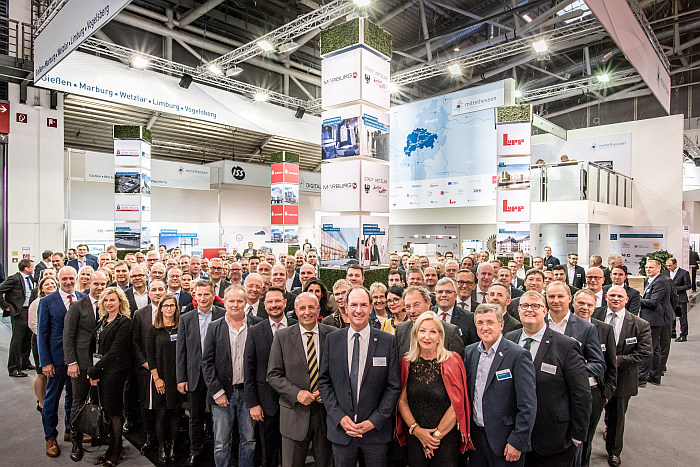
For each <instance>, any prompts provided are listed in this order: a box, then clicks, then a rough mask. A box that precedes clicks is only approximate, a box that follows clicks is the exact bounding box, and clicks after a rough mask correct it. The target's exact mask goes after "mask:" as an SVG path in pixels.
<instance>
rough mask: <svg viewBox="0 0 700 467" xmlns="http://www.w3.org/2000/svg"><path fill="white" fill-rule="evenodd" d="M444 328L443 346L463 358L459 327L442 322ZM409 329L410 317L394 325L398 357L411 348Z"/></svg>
mask: <svg viewBox="0 0 700 467" xmlns="http://www.w3.org/2000/svg"><path fill="white" fill-rule="evenodd" d="M442 325H443V327H444V328H445V348H446V349H447V350H451V351H453V352H457V353H458V354H459V356H460V357H461V358H464V349H465V348H466V345H464V341H462V336H461V335H460V332H461V331H460V329H459V328H458V327H457V326H455V325H454V324H450V323H442ZM411 329H413V321H411V320H410V319H409V320H408V321H404V322H403V323H400V324H399V325H398V326H397V327H396V332H395V334H394V335H395V336H396V349H397V350H398V355H399V359H401V358H402V357H403V356H404V354H406V352H408V351H409V349H410V348H411Z"/></svg>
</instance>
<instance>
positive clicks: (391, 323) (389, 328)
mask: <svg viewBox="0 0 700 467" xmlns="http://www.w3.org/2000/svg"><path fill="white" fill-rule="evenodd" d="M403 289H404V288H403V287H401V286H400V285H392V286H391V287H389V288H388V289H387V291H386V307H387V309H388V310H389V313H391V317H390V318H388V319H386V320H385V321H384V322H383V323H382V327H381V330H382V331H384V332H388V333H389V334H395V333H396V326H398V325H399V324H400V323H403V322H404V321H406V310H405V309H404V307H403Z"/></svg>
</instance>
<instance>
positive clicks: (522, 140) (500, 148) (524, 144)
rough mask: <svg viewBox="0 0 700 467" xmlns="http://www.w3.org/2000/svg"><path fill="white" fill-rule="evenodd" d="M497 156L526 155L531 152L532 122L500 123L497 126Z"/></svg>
mask: <svg viewBox="0 0 700 467" xmlns="http://www.w3.org/2000/svg"><path fill="white" fill-rule="evenodd" d="M496 133H497V135H498V139H497V143H496V155H497V156H524V155H529V154H530V134H531V133H532V125H531V124H530V122H519V123H499V124H498V125H497V127H496Z"/></svg>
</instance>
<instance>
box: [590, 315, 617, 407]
mask: <svg viewBox="0 0 700 467" xmlns="http://www.w3.org/2000/svg"><path fill="white" fill-rule="evenodd" d="M591 323H593V325H594V326H595V328H596V330H597V331H598V340H599V341H600V348H601V349H602V350H603V355H604V356H605V374H604V375H603V377H602V378H598V387H599V388H600V389H602V392H603V397H605V398H606V399H610V398H611V397H612V396H613V394H614V393H615V388H616V387H617V349H616V345H615V330H614V329H613V327H612V326H610V325H609V324H605V322H603V321H600V320H597V319H595V318H591Z"/></svg>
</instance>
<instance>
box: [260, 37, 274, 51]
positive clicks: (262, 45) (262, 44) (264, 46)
mask: <svg viewBox="0 0 700 467" xmlns="http://www.w3.org/2000/svg"><path fill="white" fill-rule="evenodd" d="M258 47H260V48H261V49H263V51H265V52H272V51H273V50H275V48H274V47H273V46H272V44H270V43H269V42H267V41H266V40H265V39H263V40H261V41H259V42H258Z"/></svg>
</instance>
